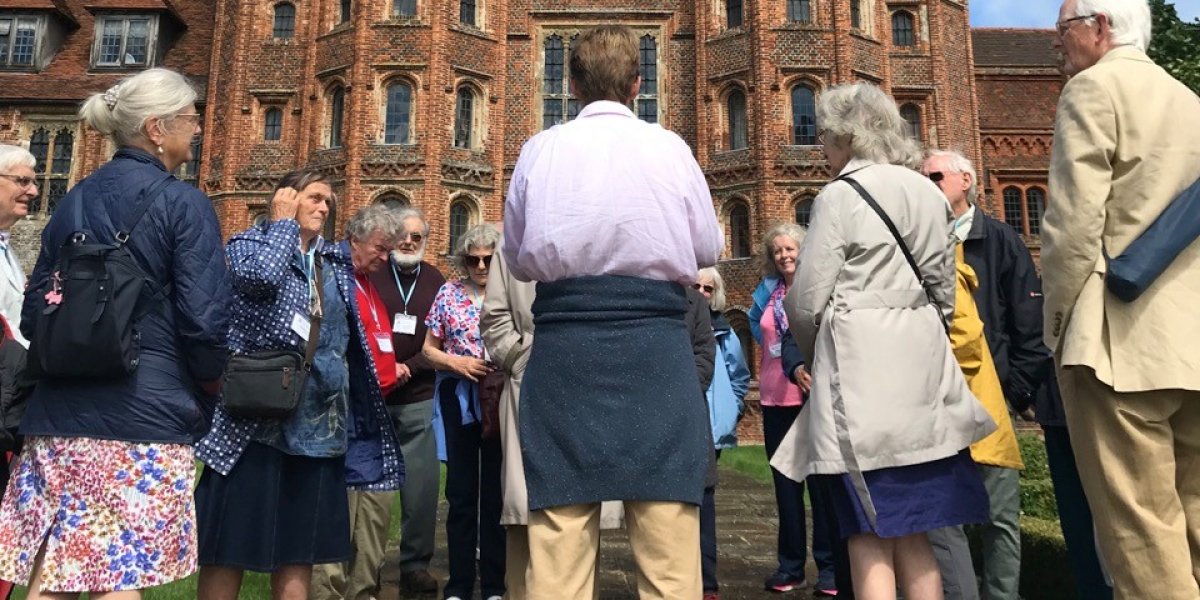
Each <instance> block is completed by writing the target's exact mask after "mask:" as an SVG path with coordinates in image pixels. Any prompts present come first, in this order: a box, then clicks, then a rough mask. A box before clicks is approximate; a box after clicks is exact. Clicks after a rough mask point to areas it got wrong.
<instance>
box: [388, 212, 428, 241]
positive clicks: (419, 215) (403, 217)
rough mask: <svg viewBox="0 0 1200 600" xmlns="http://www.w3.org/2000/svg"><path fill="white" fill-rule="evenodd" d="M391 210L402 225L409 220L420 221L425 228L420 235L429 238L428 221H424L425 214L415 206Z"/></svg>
mask: <svg viewBox="0 0 1200 600" xmlns="http://www.w3.org/2000/svg"><path fill="white" fill-rule="evenodd" d="M391 210H393V211H394V212H395V213H396V218H398V219H400V222H402V223H403V222H404V221H407V220H409V219H417V220H419V221H421V225H423V226H424V227H425V232H424V234H422V235H424V236H425V237H429V221H426V220H425V213H423V212H421V209H419V208H417V207H415V206H401V207H399V208H393V209H391Z"/></svg>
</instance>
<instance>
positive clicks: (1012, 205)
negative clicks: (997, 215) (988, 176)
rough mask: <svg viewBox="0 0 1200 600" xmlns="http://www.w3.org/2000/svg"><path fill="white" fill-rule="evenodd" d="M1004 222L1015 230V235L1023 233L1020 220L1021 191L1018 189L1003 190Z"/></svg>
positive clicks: (1008, 188)
mask: <svg viewBox="0 0 1200 600" xmlns="http://www.w3.org/2000/svg"><path fill="white" fill-rule="evenodd" d="M1004 222H1005V223H1008V224H1009V225H1010V226H1012V228H1013V229H1016V230H1017V233H1025V227H1024V226H1023V225H1022V219H1021V190H1020V189H1018V188H1015V187H1006V188H1004Z"/></svg>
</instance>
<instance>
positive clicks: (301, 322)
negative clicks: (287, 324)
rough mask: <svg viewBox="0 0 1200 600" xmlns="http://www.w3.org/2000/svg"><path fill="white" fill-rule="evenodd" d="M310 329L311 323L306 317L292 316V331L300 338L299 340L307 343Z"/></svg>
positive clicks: (300, 314) (298, 314) (302, 315)
mask: <svg viewBox="0 0 1200 600" xmlns="http://www.w3.org/2000/svg"><path fill="white" fill-rule="evenodd" d="M309 329H312V321H309V320H308V315H305V314H302V313H295V314H293V315H292V331H295V332H296V335H298V336H300V339H302V340H304V341H306V342H307V341H308V330H309Z"/></svg>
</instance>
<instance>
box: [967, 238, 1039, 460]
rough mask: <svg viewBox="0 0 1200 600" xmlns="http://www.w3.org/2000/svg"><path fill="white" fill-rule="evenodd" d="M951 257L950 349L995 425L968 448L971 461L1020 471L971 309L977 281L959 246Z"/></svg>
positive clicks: (1001, 394) (1014, 437) (1000, 393)
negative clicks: (953, 263)
mask: <svg viewBox="0 0 1200 600" xmlns="http://www.w3.org/2000/svg"><path fill="white" fill-rule="evenodd" d="M955 258H956V265H957V267H958V269H957V271H958V284H957V285H956V286H955V296H954V323H953V324H952V325H951V327H950V345H951V346H953V347H954V357H955V358H956V359H958V366H959V368H961V369H962V372H963V376H965V377H966V378H967V386H968V387H970V388H971V393H972V394H975V397H976V398H978V399H979V402H980V403H982V404H983V407H984V408H985V409H986V410H987V412H988V414H989V415H991V417H992V420H993V421H995V422H996V426H997V427H996V431H994V432H993V433H992V434H991V435H989V436H987V437H985V438H983V439H982V440H979V441H978V442H975V443H974V444H972V445H971V458H973V459H975V462H977V463H979V464H983V465H991V466H995V467H1007V468H1010V469H1023V468H1025V464H1024V463H1022V462H1021V449H1020V447H1018V446H1017V435H1016V433H1015V432H1014V431H1013V425H1012V418H1011V417H1009V415H1008V405H1007V404H1005V402H1004V392H1003V390H1002V389H1001V388H1000V377H999V376H998V375H996V365H995V363H993V362H992V353H991V351H989V350H988V345H987V340H986V339H984V337H983V321H982V320H980V318H979V309H978V308H976V307H975V297H974V295H973V294H974V292H975V288H977V287H978V286H979V278H978V277H977V276H976V275H975V271H974V270H973V269H971V266H970V265H968V264H967V262H966V260H964V259H963V247H962V244H959V245H958V248H957V250H956V251H955Z"/></svg>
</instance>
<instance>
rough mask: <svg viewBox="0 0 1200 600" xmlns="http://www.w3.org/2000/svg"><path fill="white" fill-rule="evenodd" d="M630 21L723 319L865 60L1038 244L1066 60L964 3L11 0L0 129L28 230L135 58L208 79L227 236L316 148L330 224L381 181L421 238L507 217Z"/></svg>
mask: <svg viewBox="0 0 1200 600" xmlns="http://www.w3.org/2000/svg"><path fill="white" fill-rule="evenodd" d="M607 22H620V23H624V24H627V25H629V26H630V27H632V28H633V29H634V30H635V31H636V32H637V33H638V35H639V37H640V49H641V63H642V65H641V68H642V76H643V87H642V89H641V93H640V94H639V96H638V98H637V100H636V106H635V108H636V112H637V114H638V115H639V116H640V117H641V118H643V119H645V120H648V121H654V122H658V123H660V124H662V125H663V126H665V127H667V128H670V129H672V130H674V131H676V132H678V133H679V134H680V135H681V136H682V137H683V138H684V139H685V140H686V141H687V142H688V143H689V144H690V145H691V146H692V147H693V148H694V150H695V152H696V155H697V158H698V159H699V161H700V164H701V165H702V167H703V168H704V170H705V172H706V174H707V176H708V179H709V183H710V186H711V189H712V195H713V202H714V209H715V210H716V211H717V214H718V215H719V217H720V219H721V220H722V221H723V223H724V224H725V231H726V235H727V240H726V241H727V251H726V257H725V260H724V261H723V263H722V265H721V269H722V271H723V272H724V273H725V274H726V278H727V281H728V284H729V288H730V300H731V305H732V306H733V309H732V310H731V314H730V316H731V321H733V322H734V324H735V326H736V327H738V328H739V329H742V330H743V331H744V330H745V317H744V312H743V311H744V309H746V308H747V306H748V304H749V292H750V290H751V289H752V288H753V286H754V285H755V283H756V282H757V280H758V278H759V274H758V271H757V266H756V264H755V263H754V260H753V259H752V257H753V256H754V255H755V254H757V252H758V244H757V239H758V237H759V236H760V235H761V234H762V232H763V231H765V229H766V228H768V227H769V226H770V225H771V224H772V223H773V222H776V221H780V220H797V221H799V222H801V223H806V222H807V217H808V213H809V205H810V202H811V199H812V197H813V196H815V195H816V193H817V192H818V191H819V190H820V188H821V186H822V184H823V183H824V182H825V181H826V180H827V177H828V173H827V172H826V167H825V163H824V159H823V158H822V154H821V151H820V147H819V145H818V142H817V139H816V136H817V130H816V126H815V121H814V116H813V113H814V98H815V96H816V95H819V94H820V91H821V90H822V89H824V88H826V87H828V86H831V85H834V84H838V83H843V82H849V81H856V80H865V81H870V82H873V83H876V84H878V85H881V86H882V87H883V88H884V89H885V90H886V91H887V92H889V93H890V94H892V95H893V96H894V97H895V98H896V99H897V102H898V103H899V104H900V105H901V111H902V114H903V115H904V117H905V119H906V120H907V121H908V122H909V125H910V129H911V134H912V135H914V136H917V137H919V138H920V139H921V140H922V141H923V142H924V143H926V144H927V145H930V146H938V147H951V148H956V149H959V150H962V151H963V152H964V153H965V154H967V155H968V156H969V157H971V158H973V159H975V160H976V161H977V162H980V159H982V161H981V163H982V165H981V167H982V168H981V169H980V173H981V179H982V181H983V183H984V184H985V185H984V188H985V189H984V191H985V194H986V196H985V200H984V206H985V208H986V209H987V210H989V212H992V213H993V214H997V215H1000V216H1001V217H1003V218H1005V219H1007V220H1008V221H1009V222H1010V223H1013V224H1014V226H1017V227H1018V228H1019V229H1021V230H1022V232H1023V233H1026V234H1027V235H1028V239H1029V241H1030V242H1031V244H1033V245H1034V246H1035V247H1036V238H1037V234H1038V224H1039V223H1040V215H1041V210H1042V208H1043V207H1044V203H1045V202H1046V200H1047V199H1046V198H1045V190H1046V188H1045V180H1046V162H1047V158H1048V150H1049V143H1050V137H1051V135H1050V134H1051V131H1052V127H1053V112H1054V104H1055V100H1056V98H1057V94H1058V92H1059V90H1060V89H1061V78H1060V77H1059V76H1058V74H1057V72H1056V70H1055V55H1054V53H1053V52H1052V51H1051V50H1050V48H1049V45H1050V36H1051V35H1052V32H1051V31H1037V30H997V29H981V30H975V31H972V30H971V29H970V26H969V20H968V15H967V5H966V2H964V1H963V0H886V1H885V0H769V1H763V2H746V1H744V0H703V1H698V2H696V1H693V2H687V1H683V0H438V1H434V0H0V141H4V142H26V143H29V144H30V148H31V150H32V151H33V152H34V153H35V154H36V155H37V156H38V157H39V167H38V169H39V183H40V184H41V186H42V190H43V192H42V196H41V199H40V204H39V206H38V208H37V210H36V211H35V214H33V215H32V216H31V217H30V218H29V219H27V220H26V221H25V222H23V223H21V224H20V225H19V226H18V228H17V231H15V232H14V238H15V239H16V240H17V245H18V246H20V248H19V251H20V252H21V254H22V259H23V261H24V263H25V264H26V266H27V267H28V266H32V263H33V259H34V255H33V253H34V251H35V250H36V246H37V236H36V232H37V231H38V230H39V228H40V227H41V225H42V224H44V222H45V219H46V218H47V216H48V215H49V214H50V212H51V211H52V210H53V207H54V205H55V203H56V202H57V200H58V199H60V198H61V197H62V195H63V194H64V193H65V192H66V190H67V188H68V187H69V186H70V185H72V184H73V183H74V182H76V181H78V180H79V179H80V178H82V177H83V176H85V175H86V174H87V173H89V172H90V171H92V170H93V169H95V168H96V167H97V166H98V165H99V164H101V163H102V162H103V161H104V160H106V159H107V157H108V156H109V155H110V154H111V152H112V150H113V148H112V147H111V146H110V145H109V144H108V143H107V142H105V141H104V140H102V139H101V138H100V136H99V135H98V134H97V133H96V132H94V131H90V130H89V129H88V128H87V127H85V126H83V125H81V124H80V123H79V122H78V120H77V119H76V117H75V116H74V115H75V110H76V109H77V107H78V105H79V103H80V102H81V101H82V100H83V99H84V98H85V97H86V96H87V94H89V93H92V92H97V91H103V90H104V89H106V88H107V87H109V86H110V85H112V84H113V83H114V82H116V81H117V80H118V79H119V78H120V77H121V76H123V75H125V74H127V73H129V72H132V71H136V70H138V69H141V68H144V67H146V66H166V67H170V68H173V69H177V70H179V71H182V72H183V73H185V74H186V75H188V76H189V77H190V78H191V79H192V80H193V81H195V82H196V83H197V84H198V86H199V87H200V89H201V90H202V98H201V102H200V103H201V105H202V106H201V110H202V111H203V112H204V113H205V120H204V132H205V133H204V136H203V144H202V145H201V144H200V143H199V142H198V144H197V149H198V150H199V151H198V152H197V160H196V161H195V162H194V163H192V164H189V165H186V166H185V167H184V168H183V170H182V171H183V172H182V173H181V175H182V176H184V177H186V178H190V179H191V180H193V181H195V182H196V183H197V185H199V186H200V187H201V188H203V189H205V191H207V192H208V194H209V195H210V197H211V198H212V199H213V202H214V205H215V206H216V209H217V213H218V215H219V216H220V217H221V221H222V225H223V228H224V231H225V233H226V234H227V235H228V234H230V233H232V232H235V231H238V230H240V229H243V228H245V227H247V226H248V225H249V224H250V223H251V222H253V221H254V220H255V219H257V218H263V217H265V211H266V203H267V201H268V200H269V194H270V190H271V188H272V186H273V185H274V182H275V181H276V179H277V177H278V176H279V175H281V174H282V173H283V172H285V171H288V170H290V169H293V168H296V167H299V166H303V165H309V166H314V167H317V168H320V169H323V170H325V171H327V172H329V173H330V174H331V175H332V176H333V178H334V181H335V190H336V191H337V192H338V194H339V195H340V196H341V197H342V199H343V201H342V203H341V206H340V207H339V209H338V210H337V212H336V219H334V220H333V222H331V226H330V233H331V234H332V233H334V232H335V231H336V230H337V229H340V227H341V226H342V225H343V224H344V223H345V220H346V218H347V217H348V214H349V213H350V212H351V211H352V210H354V208H356V207H358V206H362V205H365V204H367V203H371V202H392V203H402V204H413V205H417V206H420V207H421V208H423V209H424V210H425V212H426V214H427V215H428V216H429V217H430V221H431V224H432V230H433V231H432V236H431V240H430V246H429V248H430V254H431V256H439V255H444V254H445V253H446V252H447V251H448V249H449V248H450V247H451V246H452V243H453V240H454V239H455V237H456V236H457V235H459V234H461V233H462V232H463V231H465V230H466V228H468V227H469V226H470V225H472V224H474V223H477V222H480V221H485V220H486V221H496V220H499V219H500V218H501V209H502V204H503V195H504V191H505V187H506V184H507V179H508V177H509V176H510V174H511V171H512V168H513V165H514V163H515V162H516V159H517V156H518V154H519V152H520V149H521V145H522V143H523V142H524V141H525V140H526V139H527V138H528V137H529V136H531V135H532V134H534V133H536V132H537V131H540V130H541V129H543V128H544V127H548V126H551V125H553V124H554V123H557V122H560V121H561V120H563V119H566V118H570V117H571V116H573V115H574V113H575V112H577V111H578V106H577V104H576V103H575V102H574V100H573V99H572V98H570V96H569V95H568V93H567V87H566V67H565V65H566V64H567V62H568V60H569V56H570V47H571V41H572V39H573V37H574V36H575V35H576V34H577V33H578V32H579V31H581V30H582V29H585V28H587V27H589V26H591V25H593V24H598V23H607Z"/></svg>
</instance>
